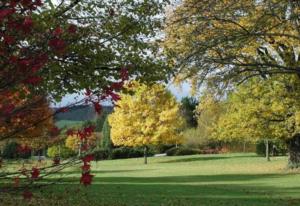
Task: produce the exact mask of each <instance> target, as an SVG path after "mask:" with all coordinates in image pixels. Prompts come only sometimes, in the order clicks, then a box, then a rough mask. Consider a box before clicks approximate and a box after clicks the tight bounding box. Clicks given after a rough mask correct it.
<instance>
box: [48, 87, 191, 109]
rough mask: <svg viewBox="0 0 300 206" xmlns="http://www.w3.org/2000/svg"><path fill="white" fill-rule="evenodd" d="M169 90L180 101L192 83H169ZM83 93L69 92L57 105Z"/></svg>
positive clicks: (64, 103) (62, 104)
mask: <svg viewBox="0 0 300 206" xmlns="http://www.w3.org/2000/svg"><path fill="white" fill-rule="evenodd" d="M167 88H168V90H170V91H171V93H172V94H173V95H174V96H175V97H176V99H177V100H178V101H180V100H181V99H182V98H183V97H186V96H190V88H191V85H190V84H189V83H187V82H185V83H182V84H181V85H180V87H177V86H175V85H174V84H169V85H168V86H167ZM83 97H84V96H83V95H78V94H69V95H66V96H65V97H64V98H63V99H62V101H61V102H59V103H57V104H54V106H55V107H63V106H66V105H69V104H72V103H74V102H75V101H76V98H77V99H78V100H80V99H82V98H83ZM103 104H104V105H109V104H110V103H109V102H103Z"/></svg>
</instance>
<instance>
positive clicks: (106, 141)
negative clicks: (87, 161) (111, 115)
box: [101, 117, 113, 154]
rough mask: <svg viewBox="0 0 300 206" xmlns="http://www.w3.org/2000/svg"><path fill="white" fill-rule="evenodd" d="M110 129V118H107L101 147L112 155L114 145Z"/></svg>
mask: <svg viewBox="0 0 300 206" xmlns="http://www.w3.org/2000/svg"><path fill="white" fill-rule="evenodd" d="M110 129H111V127H110V125H109V122H108V117H106V119H105V121H104V124H103V128H102V139H101V147H102V148H104V149H107V150H108V151H109V154H111V152H112V148H113V143H112V141H111V138H110Z"/></svg>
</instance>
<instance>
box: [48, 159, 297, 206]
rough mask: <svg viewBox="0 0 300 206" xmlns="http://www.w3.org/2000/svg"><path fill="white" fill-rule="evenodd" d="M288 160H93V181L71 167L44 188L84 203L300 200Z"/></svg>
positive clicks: (234, 204)
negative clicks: (88, 181)
mask: <svg viewBox="0 0 300 206" xmlns="http://www.w3.org/2000/svg"><path fill="white" fill-rule="evenodd" d="M286 162H287V158H286V157H277V158H272V161H271V162H267V161H266V160H265V159H264V158H262V157H257V156H255V155H254V154H226V155H223V154H222V155H193V156H180V157H152V158H149V164H148V165H143V164H142V163H143V160H142V159H126V160H111V161H102V162H97V163H94V164H93V173H94V174H95V178H94V182H93V184H92V185H91V186H89V187H86V188H84V187H82V186H81V187H78V181H79V176H80V172H79V169H73V170H70V169H69V170H67V171H64V172H62V175H63V176H62V177H63V178H62V179H61V180H60V184H59V185H56V186H53V187H51V188H48V189H46V190H44V191H43V193H44V194H48V193H50V194H52V192H53V193H55V194H61V198H66V197H67V196H68V197H71V198H72V200H71V202H72V201H73V202H76V203H77V204H78V203H79V204H80V202H81V201H82V204H81V205H130V206H131V205H149V206H151V205H153V206H154V205H195V206H198V205H200V206H201V205H209V206H217V205H218V206H219V205H226V206H239V205H240V206H262V205H268V206H269V205H278V206H284V205H300V173H298V172H297V171H288V170H286V168H285V167H286ZM70 204H71V203H70Z"/></svg>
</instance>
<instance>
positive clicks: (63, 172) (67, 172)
mask: <svg viewBox="0 0 300 206" xmlns="http://www.w3.org/2000/svg"><path fill="white" fill-rule="evenodd" d="M146 170H147V171H150V170H154V169H135V170H100V171H99V170H98V171H97V170H96V171H94V170H93V171H92V173H93V174H107V173H108V174H111V173H123V172H124V173H127V172H141V171H146ZM80 172H81V171H80V170H78V171H76V170H72V171H61V172H59V174H61V175H72V174H77V175H78V174H80Z"/></svg>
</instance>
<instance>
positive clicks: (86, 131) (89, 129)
mask: <svg viewBox="0 0 300 206" xmlns="http://www.w3.org/2000/svg"><path fill="white" fill-rule="evenodd" d="M94 130H95V127H94V126H89V127H86V128H84V129H83V132H84V134H85V135H86V136H91V135H92V133H93V132H94Z"/></svg>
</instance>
